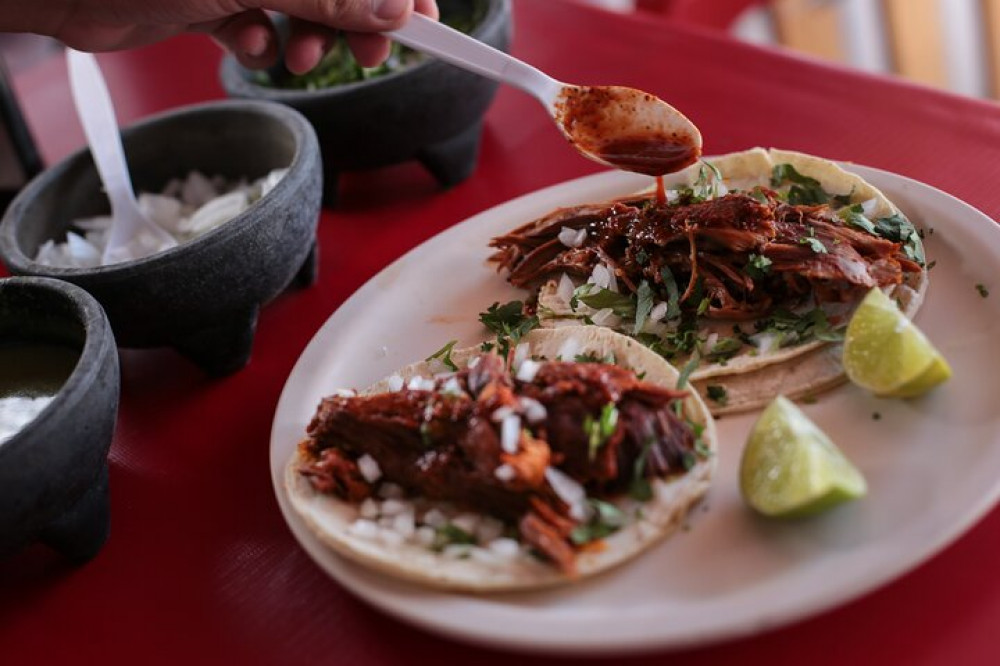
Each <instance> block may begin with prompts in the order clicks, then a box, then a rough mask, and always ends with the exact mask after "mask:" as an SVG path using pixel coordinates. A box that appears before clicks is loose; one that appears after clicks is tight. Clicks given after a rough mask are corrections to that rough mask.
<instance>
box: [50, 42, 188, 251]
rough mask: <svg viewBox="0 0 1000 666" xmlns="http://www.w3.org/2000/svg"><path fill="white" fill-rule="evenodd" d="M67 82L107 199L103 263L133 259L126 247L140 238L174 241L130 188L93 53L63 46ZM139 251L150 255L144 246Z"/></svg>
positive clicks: (159, 244) (160, 244)
mask: <svg viewBox="0 0 1000 666" xmlns="http://www.w3.org/2000/svg"><path fill="white" fill-rule="evenodd" d="M66 64H67V65H68V66H69V82H70V88H71V90H72V91H73V102H74V103H75V104H76V112H77V114H78V115H79V116H80V122H81V124H82V125H83V132H84V134H85V135H86V136H87V143H88V144H89V145H90V153H91V155H93V157H94V164H95V165H96V166H97V173H98V175H99V176H100V177H101V183H103V184H104V191H105V192H107V195H108V199H109V200H110V202H111V228H110V229H109V230H108V235H107V245H106V246H105V248H104V253H103V255H102V256H101V264H103V265H107V264H112V263H116V262H119V261H125V260H128V259H132V258H134V256H133V254H132V253H131V252H129V246H130V245H132V244H133V243H136V242H137V241H138V242H141V243H142V244H143V245H144V246H146V247H147V248H148V247H149V246H150V245H155V246H156V249H157V250H164V249H167V248H168V247H173V246H175V245H177V241H176V240H174V237H173V236H171V235H170V234H169V233H167V232H166V231H164V230H163V229H162V228H160V227H159V226H157V224H156V223H155V222H153V221H152V220H150V219H149V218H147V217H146V216H145V215H143V213H142V211H141V210H139V204H138V202H136V199H135V192H134V191H133V190H132V180H131V178H130V177H129V172H128V163H127V162H126V161H125V150H124V148H122V139H121V134H120V133H119V131H118V120H117V119H116V117H115V108H114V106H113V105H112V103H111V96H110V95H109V94H108V87H107V85H106V84H105V83H104V76H103V75H102V74H101V68H100V66H99V65H98V64H97V58H95V57H94V55H93V54H92V53H81V52H80V51H74V50H73V49H66ZM142 254H149V251H148V249H147V251H146V252H143V253H142Z"/></svg>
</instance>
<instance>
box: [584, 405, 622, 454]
mask: <svg viewBox="0 0 1000 666" xmlns="http://www.w3.org/2000/svg"><path fill="white" fill-rule="evenodd" d="M617 427H618V408H617V407H615V403H613V402H609V403H607V404H606V405H604V407H602V408H601V415H600V417H598V418H597V419H594V417H593V416H591V415H590V414H587V415H586V416H585V417H584V419H583V432H584V433H585V434H586V435H587V454H588V455H589V457H590V459H591V460H593V459H594V458H596V457H597V452H598V451H600V450H601V447H602V446H604V444H605V442H607V441H608V438H609V437H611V435H613V434H615V428H617Z"/></svg>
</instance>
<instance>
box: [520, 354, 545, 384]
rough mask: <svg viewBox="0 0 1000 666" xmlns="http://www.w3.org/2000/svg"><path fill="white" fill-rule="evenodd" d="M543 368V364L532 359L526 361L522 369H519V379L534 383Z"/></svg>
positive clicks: (521, 366)
mask: <svg viewBox="0 0 1000 666" xmlns="http://www.w3.org/2000/svg"><path fill="white" fill-rule="evenodd" d="M541 367H542V364H541V363H539V362H538V361H534V360H532V359H530V358H529V359H525V360H524V362H523V363H521V365H520V367H519V368H518V369H517V379H518V381H522V382H530V381H534V379H535V375H537V374H538V369H539V368H541Z"/></svg>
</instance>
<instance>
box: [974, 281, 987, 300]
mask: <svg viewBox="0 0 1000 666" xmlns="http://www.w3.org/2000/svg"><path fill="white" fill-rule="evenodd" d="M976 291H978V292H979V295H980V296H982V297H983V298H986V297H987V296H989V295H990V290H989V289H987V288H986V285H984V284H977V285H976Z"/></svg>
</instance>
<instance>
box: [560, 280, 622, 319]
mask: <svg viewBox="0 0 1000 666" xmlns="http://www.w3.org/2000/svg"><path fill="white" fill-rule="evenodd" d="M581 302H582V303H583V304H584V305H586V306H587V307H590V308H593V309H595V310H604V309H605V308H611V310H612V311H613V312H614V313H615V314H616V315H618V316H619V317H626V318H632V317H634V316H635V301H634V300H633V299H632V297H631V296H628V295H626V294H619V293H618V292H617V291H611V290H610V289H604V288H602V287H598V286H597V285H595V284H584V285H581V286H579V287H577V288H576V289H575V290H574V291H573V297H572V298H571V299H570V307H572V308H574V309H575V308H576V304H577V303H581Z"/></svg>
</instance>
